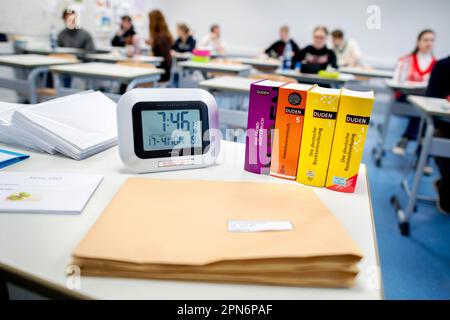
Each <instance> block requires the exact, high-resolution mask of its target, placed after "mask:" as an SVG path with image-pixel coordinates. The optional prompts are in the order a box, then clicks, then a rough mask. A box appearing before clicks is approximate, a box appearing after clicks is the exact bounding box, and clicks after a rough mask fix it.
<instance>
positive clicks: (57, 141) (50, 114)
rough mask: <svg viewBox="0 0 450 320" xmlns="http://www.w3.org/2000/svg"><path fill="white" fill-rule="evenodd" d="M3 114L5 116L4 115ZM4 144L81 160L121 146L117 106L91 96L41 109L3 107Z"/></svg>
mask: <svg viewBox="0 0 450 320" xmlns="http://www.w3.org/2000/svg"><path fill="white" fill-rule="evenodd" d="M2 110H3V112H2ZM0 118H2V120H3V121H4V123H0V141H2V142H4V143H8V144H14V145H19V146H25V147H28V148H31V149H34V150H41V151H45V152H48V153H55V152H60V153H62V154H64V155H66V156H68V157H70V158H73V159H75V160H81V159H84V158H87V157H90V156H92V155H94V154H97V153H99V152H101V151H103V150H106V149H108V148H111V147H112V146H114V145H116V143H117V125H116V104H115V103H114V102H113V101H112V100H110V99H109V98H108V97H106V96H105V95H103V94H102V93H101V92H88V93H81V94H76V95H72V96H68V97H64V98H59V99H55V100H51V101H48V102H45V103H41V104H37V105H28V106H25V105H11V104H8V105H6V104H3V108H2V107H1V105H0Z"/></svg>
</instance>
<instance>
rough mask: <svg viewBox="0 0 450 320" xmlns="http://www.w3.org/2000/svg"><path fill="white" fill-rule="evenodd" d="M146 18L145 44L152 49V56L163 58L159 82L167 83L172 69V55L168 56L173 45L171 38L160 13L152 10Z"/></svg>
mask: <svg viewBox="0 0 450 320" xmlns="http://www.w3.org/2000/svg"><path fill="white" fill-rule="evenodd" d="M148 16H149V34H150V39H148V40H147V44H149V45H150V46H151V47H152V51H153V55H155V56H156V57H163V58H164V60H163V62H162V63H161V66H160V68H161V69H164V71H165V73H164V74H163V75H162V76H161V81H169V79H170V70H171V68H172V55H171V54H170V50H171V48H172V45H173V37H172V34H171V33H170V31H169V28H168V27H167V22H166V19H165V18H164V15H163V14H162V12H161V11H159V10H153V11H151V12H150V13H149V15H148Z"/></svg>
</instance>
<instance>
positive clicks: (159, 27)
mask: <svg viewBox="0 0 450 320" xmlns="http://www.w3.org/2000/svg"><path fill="white" fill-rule="evenodd" d="M148 17H149V21H150V23H149V34H150V39H151V41H152V42H153V41H155V39H157V38H158V37H160V36H163V37H165V38H167V39H168V40H169V43H170V44H172V43H173V37H172V34H171V33H170V31H169V28H168V27H167V22H166V19H165V18H164V15H163V14H162V12H161V11H160V10H152V11H150V13H149V14H148Z"/></svg>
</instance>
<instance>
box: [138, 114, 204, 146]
mask: <svg viewBox="0 0 450 320" xmlns="http://www.w3.org/2000/svg"><path fill="white" fill-rule="evenodd" d="M141 118H142V135H143V139H142V140H143V147H144V151H157V150H172V149H184V148H198V147H202V143H203V142H202V121H201V118H200V110H198V109H172V110H145V111H142V114H141Z"/></svg>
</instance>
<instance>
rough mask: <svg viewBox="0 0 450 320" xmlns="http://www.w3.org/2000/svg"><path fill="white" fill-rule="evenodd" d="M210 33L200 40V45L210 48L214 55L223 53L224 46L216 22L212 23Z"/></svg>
mask: <svg viewBox="0 0 450 320" xmlns="http://www.w3.org/2000/svg"><path fill="white" fill-rule="evenodd" d="M210 31H211V32H210V33H209V34H208V35H206V36H205V37H204V38H203V39H202V41H201V42H200V47H202V48H203V47H205V48H210V49H211V50H212V52H213V54H215V55H224V54H225V46H224V45H223V42H222V40H221V30H220V26H219V25H218V24H213V25H212V26H211V29H210Z"/></svg>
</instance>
